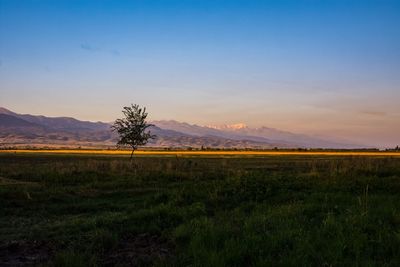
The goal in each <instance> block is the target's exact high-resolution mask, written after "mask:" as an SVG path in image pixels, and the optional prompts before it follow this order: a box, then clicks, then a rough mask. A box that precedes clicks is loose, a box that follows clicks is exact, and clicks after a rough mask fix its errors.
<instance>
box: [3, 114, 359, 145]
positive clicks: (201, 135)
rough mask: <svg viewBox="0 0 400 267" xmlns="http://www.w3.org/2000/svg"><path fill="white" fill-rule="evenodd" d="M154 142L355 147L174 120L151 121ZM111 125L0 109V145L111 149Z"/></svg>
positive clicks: (269, 130) (267, 130)
mask: <svg viewBox="0 0 400 267" xmlns="http://www.w3.org/2000/svg"><path fill="white" fill-rule="evenodd" d="M152 123H153V124H154V125H155V126H153V127H151V129H150V130H151V131H152V133H154V134H156V135H157V139H155V140H152V141H151V142H150V143H149V146H156V147H180V148H185V147H194V148H196V147H197V148H199V147H202V146H203V147H211V148H274V147H280V148H297V147H309V148H357V147H359V146H355V145H348V144H339V143H335V142H332V141H327V140H321V139H318V138H314V137H310V136H307V135H300V134H294V133H290V132H285V131H280V130H277V129H272V128H267V127H261V128H249V127H247V126H246V125H245V124H235V125H223V126H199V125H193V124H188V123H184V122H177V121H173V120H171V121H153V122H152ZM110 126H111V125H110V124H108V123H104V122H90V121H80V120H77V119H75V118H69V117H46V116H35V115H30V114H18V113H15V112H12V111H10V110H8V109H5V108H1V107H0V144H1V145H3V146H12V145H58V146H93V147H112V146H115V143H116V139H117V137H116V135H115V134H114V133H113V132H112V131H111V128H110Z"/></svg>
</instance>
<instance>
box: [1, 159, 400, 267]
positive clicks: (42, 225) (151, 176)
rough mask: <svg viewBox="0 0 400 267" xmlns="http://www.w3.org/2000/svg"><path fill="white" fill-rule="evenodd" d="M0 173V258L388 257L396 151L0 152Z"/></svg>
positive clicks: (280, 260)
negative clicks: (242, 154) (188, 154)
mask: <svg viewBox="0 0 400 267" xmlns="http://www.w3.org/2000/svg"><path fill="white" fill-rule="evenodd" d="M0 177H1V178H0V203H1V205H0V240H1V241H0V242H2V243H0V262H1V260H2V259H3V262H5V260H8V261H9V260H10V256H4V254H5V253H4V251H3V252H2V251H1V249H2V247H3V250H7V251H8V252H9V251H10V245H9V244H10V243H12V244H14V243H17V244H18V247H19V248H21V247H22V248H25V247H27V248H29V249H30V250H31V251H32V247H33V246H35V249H36V250H38V251H39V252H40V253H41V254H42V255H43V257H41V259H38V260H37V262H39V261H40V262H42V264H44V265H50V266H103V265H108V266H114V265H159V266H188V265H190V266H304V265H306V266H400V195H399V192H400V158H394V157H393V158H390V157H376V158H374V157H356V156H346V157H328V156H322V155H321V156H315V155H314V156H312V155H302V156H293V155H285V156H279V157H276V156H275V157H224V158H218V157H211V158H207V157H204V156H203V157H175V156H174V157H138V158H136V160H135V162H134V164H131V163H130V162H129V160H127V158H126V157H118V156H113V157H111V156H94V155H80V156H73V155H39V154H26V155H19V154H16V155H12V154H11V155H10V154H1V155H0ZM13 242H14V243H13ZM38 244H40V246H38ZM25 250H28V249H25ZM25 250H24V249H19V250H18V249H14V252H13V253H16V254H17V253H20V254H23V253H25V252H24V251H25ZM39 252H38V253H39ZM2 253H3V254H2ZM8 254H9V253H8ZM2 255H3V256H2ZM29 256H31V257H32V255H29ZM0 265H1V263H0Z"/></svg>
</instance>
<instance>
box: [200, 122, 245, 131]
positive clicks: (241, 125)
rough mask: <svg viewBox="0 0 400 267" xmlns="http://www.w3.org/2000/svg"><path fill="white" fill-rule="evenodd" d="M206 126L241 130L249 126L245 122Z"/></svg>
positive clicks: (217, 128)
mask: <svg viewBox="0 0 400 267" xmlns="http://www.w3.org/2000/svg"><path fill="white" fill-rule="evenodd" d="M206 127H208V128H211V129H216V130H240V129H246V128H248V127H247V125H246V124H244V123H235V124H225V125H207V126H206Z"/></svg>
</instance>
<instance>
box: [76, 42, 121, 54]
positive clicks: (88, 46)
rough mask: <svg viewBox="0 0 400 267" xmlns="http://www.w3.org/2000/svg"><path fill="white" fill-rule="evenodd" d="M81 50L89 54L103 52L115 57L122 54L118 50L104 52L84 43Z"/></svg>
mask: <svg viewBox="0 0 400 267" xmlns="http://www.w3.org/2000/svg"><path fill="white" fill-rule="evenodd" d="M81 49H83V50H86V51H89V52H102V53H107V54H111V55H113V56H119V55H120V53H119V51H118V50H116V49H112V50H104V49H101V48H98V47H95V46H92V45H90V44H88V43H83V44H81Z"/></svg>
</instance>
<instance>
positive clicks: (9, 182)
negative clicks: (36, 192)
mask: <svg viewBox="0 0 400 267" xmlns="http://www.w3.org/2000/svg"><path fill="white" fill-rule="evenodd" d="M0 185H33V186H39V184H38V183H35V182H27V181H19V180H14V179H8V178H4V177H0Z"/></svg>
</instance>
